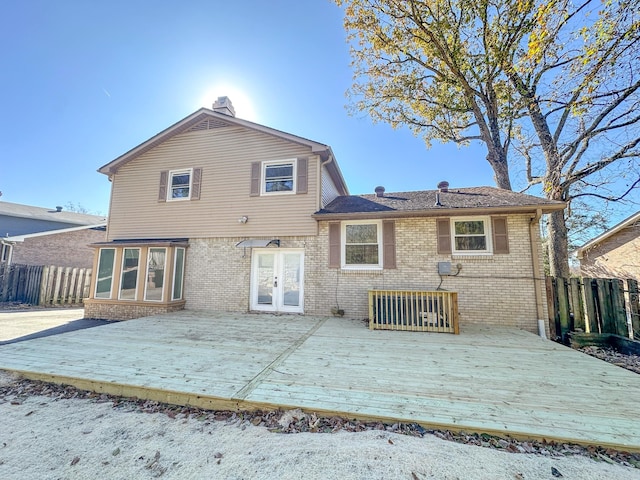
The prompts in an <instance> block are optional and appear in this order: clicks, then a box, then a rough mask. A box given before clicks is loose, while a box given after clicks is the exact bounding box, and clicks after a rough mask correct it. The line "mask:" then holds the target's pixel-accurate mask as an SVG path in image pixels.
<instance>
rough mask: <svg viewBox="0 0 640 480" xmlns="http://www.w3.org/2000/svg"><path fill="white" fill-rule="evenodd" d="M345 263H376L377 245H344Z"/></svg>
mask: <svg viewBox="0 0 640 480" xmlns="http://www.w3.org/2000/svg"><path fill="white" fill-rule="evenodd" d="M344 253H345V263H346V264H347V265H378V245H377V244H376V245H345V252H344Z"/></svg>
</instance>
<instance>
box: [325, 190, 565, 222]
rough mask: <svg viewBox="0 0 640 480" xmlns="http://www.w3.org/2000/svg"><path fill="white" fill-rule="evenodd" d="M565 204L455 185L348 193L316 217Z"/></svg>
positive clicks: (431, 213) (554, 207)
mask: <svg viewBox="0 0 640 480" xmlns="http://www.w3.org/2000/svg"><path fill="white" fill-rule="evenodd" d="M437 203H439V204H438V205H437ZM563 208H565V203H564V202H560V201H556V200H547V199H544V198H539V197H534V196H532V195H526V194H523V193H518V192H513V191H511V190H502V189H500V188H494V187H468V188H455V189H449V190H448V191H440V190H421V191H416V192H399V193H384V194H383V196H378V195H376V194H370V195H348V196H341V197H338V198H336V199H335V200H333V201H332V202H331V203H330V204H329V205H327V206H326V207H325V208H323V209H322V210H320V211H318V212H316V213H315V214H314V217H316V218H325V219H327V218H358V217H362V218H364V217H371V214H375V215H376V216H379V217H407V216H441V215H461V214H465V213H466V214H478V213H480V212H486V213H501V212H502V213H511V212H535V211H537V210H538V209H540V210H541V211H542V213H547V212H551V211H555V210H562V209H563Z"/></svg>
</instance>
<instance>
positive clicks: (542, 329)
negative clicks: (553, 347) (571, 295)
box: [529, 208, 547, 338]
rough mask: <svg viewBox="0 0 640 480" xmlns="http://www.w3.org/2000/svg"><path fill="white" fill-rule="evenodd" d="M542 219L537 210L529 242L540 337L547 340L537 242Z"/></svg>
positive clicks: (540, 210)
mask: <svg viewBox="0 0 640 480" xmlns="http://www.w3.org/2000/svg"><path fill="white" fill-rule="evenodd" d="M540 217H542V209H541V208H538V209H536V214H535V215H534V216H533V217H531V221H530V222H529V241H530V244H531V267H532V271H533V288H534V291H535V295H536V314H537V316H538V335H540V336H541V337H542V338H547V333H546V332H547V329H546V322H545V319H544V304H543V299H542V287H541V285H540V284H541V282H542V272H541V271H540V255H538V245H537V242H536V238H537V231H536V229H537V228H539V221H540Z"/></svg>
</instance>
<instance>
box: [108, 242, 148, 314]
mask: <svg viewBox="0 0 640 480" xmlns="http://www.w3.org/2000/svg"><path fill="white" fill-rule="evenodd" d="M125 250H138V271H137V272H136V291H135V292H134V294H133V298H122V280H123V279H124V261H125V260H126V258H125V255H124V252H125ZM141 253H142V252H141V251H140V249H139V248H135V247H134V248H132V247H124V248H123V249H122V262H121V264H120V284H119V285H118V300H122V301H123V302H135V301H136V300H137V299H138V288H139V286H140V260H141V258H140V254H141ZM114 261H115V258H114ZM114 263H115V262H114ZM111 289H112V290H113V286H112V287H111Z"/></svg>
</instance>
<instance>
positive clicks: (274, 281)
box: [273, 277, 278, 287]
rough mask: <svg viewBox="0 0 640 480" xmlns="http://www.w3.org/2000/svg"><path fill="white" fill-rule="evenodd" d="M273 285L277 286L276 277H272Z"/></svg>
mask: <svg viewBox="0 0 640 480" xmlns="http://www.w3.org/2000/svg"><path fill="white" fill-rule="evenodd" d="M273 286H274V287H277V286H278V277H274V279H273Z"/></svg>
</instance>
